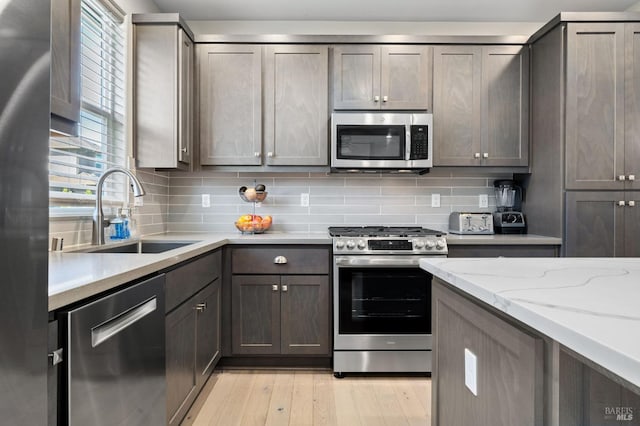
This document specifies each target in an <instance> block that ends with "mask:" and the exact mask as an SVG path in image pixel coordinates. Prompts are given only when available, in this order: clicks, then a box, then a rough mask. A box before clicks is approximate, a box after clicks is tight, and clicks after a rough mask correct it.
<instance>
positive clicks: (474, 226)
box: [449, 212, 493, 235]
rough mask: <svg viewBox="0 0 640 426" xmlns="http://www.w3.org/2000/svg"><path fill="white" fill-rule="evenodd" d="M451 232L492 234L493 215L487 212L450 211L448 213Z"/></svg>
mask: <svg viewBox="0 0 640 426" xmlns="http://www.w3.org/2000/svg"><path fill="white" fill-rule="evenodd" d="M449 232H450V233H451V234H465V235H487V234H493V215H492V214H491V213H488V212H475V213H473V212H451V214H450V215H449Z"/></svg>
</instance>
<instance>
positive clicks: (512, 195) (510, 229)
mask: <svg viewBox="0 0 640 426" xmlns="http://www.w3.org/2000/svg"><path fill="white" fill-rule="evenodd" d="M493 186H494V189H495V192H496V212H495V213H494V214H493V229H494V231H495V232H496V233H498V234H526V233H527V223H526V221H525V219H524V214H522V212H521V211H520V210H521V208H522V188H521V187H520V186H518V185H517V184H516V182H515V181H513V180H507V179H504V180H497V181H495V182H493Z"/></svg>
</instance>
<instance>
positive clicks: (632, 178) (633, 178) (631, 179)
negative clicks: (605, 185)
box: [627, 175, 636, 182]
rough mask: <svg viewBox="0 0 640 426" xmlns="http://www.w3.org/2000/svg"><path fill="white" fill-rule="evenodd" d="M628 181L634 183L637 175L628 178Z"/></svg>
mask: <svg viewBox="0 0 640 426" xmlns="http://www.w3.org/2000/svg"><path fill="white" fill-rule="evenodd" d="M627 180H630V181H631V182H633V181H634V180H636V175H629V176H627Z"/></svg>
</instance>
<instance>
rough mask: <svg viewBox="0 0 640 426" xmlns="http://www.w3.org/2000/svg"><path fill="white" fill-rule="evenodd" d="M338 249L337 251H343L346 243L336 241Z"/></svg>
mask: <svg viewBox="0 0 640 426" xmlns="http://www.w3.org/2000/svg"><path fill="white" fill-rule="evenodd" d="M336 248H337V249H342V248H344V241H342V240H338V241H336Z"/></svg>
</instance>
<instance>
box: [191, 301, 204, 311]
mask: <svg viewBox="0 0 640 426" xmlns="http://www.w3.org/2000/svg"><path fill="white" fill-rule="evenodd" d="M193 309H195V310H196V311H198V312H203V311H204V310H205V309H207V304H206V303H196V306H194V307H193Z"/></svg>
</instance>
